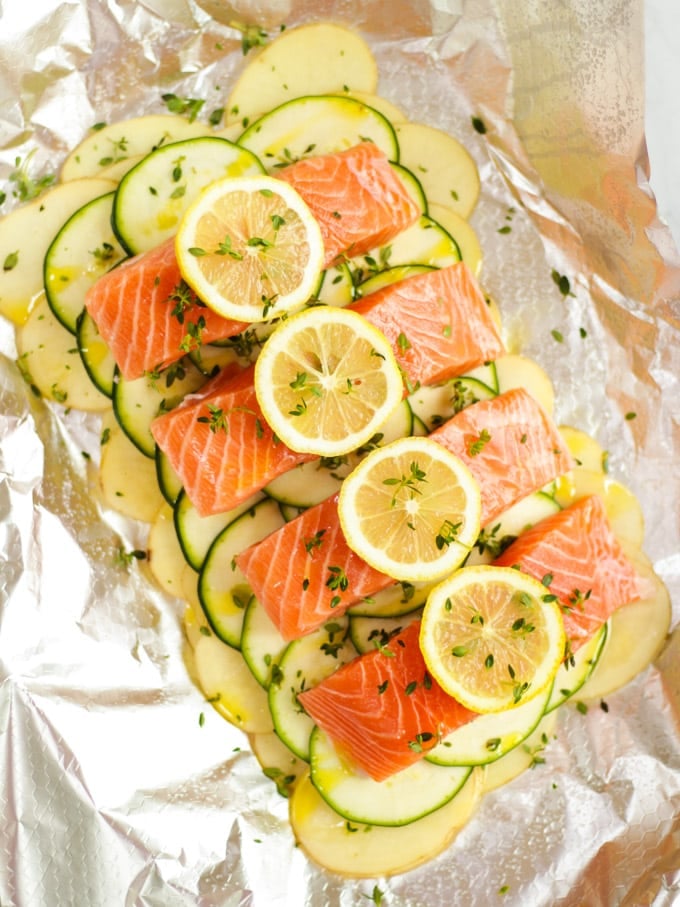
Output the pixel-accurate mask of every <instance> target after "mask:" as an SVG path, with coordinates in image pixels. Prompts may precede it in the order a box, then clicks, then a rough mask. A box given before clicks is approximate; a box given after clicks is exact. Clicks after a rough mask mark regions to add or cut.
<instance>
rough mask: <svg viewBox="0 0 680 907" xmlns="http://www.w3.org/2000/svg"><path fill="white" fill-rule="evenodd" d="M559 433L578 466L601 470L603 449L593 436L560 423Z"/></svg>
mask: <svg viewBox="0 0 680 907" xmlns="http://www.w3.org/2000/svg"><path fill="white" fill-rule="evenodd" d="M560 434H561V435H562V437H563V438H564V442H565V444H566V445H567V447H568V448H569V453H570V454H571V455H572V457H574V459H575V460H576V462H577V465H578V466H579V467H583V469H589V470H590V471H591V472H602V461H603V457H604V450H603V449H602V447H601V445H600V444H599V442H598V441H596V440H595V438H592V437H591V436H590V435H589V434H587V433H586V432H585V431H583V430H582V429H580V428H573V427H572V426H571V425H560Z"/></svg>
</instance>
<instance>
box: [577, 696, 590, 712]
mask: <svg viewBox="0 0 680 907" xmlns="http://www.w3.org/2000/svg"><path fill="white" fill-rule="evenodd" d="M576 711H577V712H580V713H581V714H582V715H586V714H587V713H588V706H587V705H586V704H585V702H582V701H581V700H580V699H579V701H578V702H577V703H576Z"/></svg>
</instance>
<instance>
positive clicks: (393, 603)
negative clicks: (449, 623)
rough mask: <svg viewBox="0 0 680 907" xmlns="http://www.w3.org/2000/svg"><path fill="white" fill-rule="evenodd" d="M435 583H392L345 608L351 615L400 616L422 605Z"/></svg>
mask: <svg viewBox="0 0 680 907" xmlns="http://www.w3.org/2000/svg"><path fill="white" fill-rule="evenodd" d="M434 585H435V583H424V582H423V583H407V582H400V583H394V585H393V586H388V587H387V588H386V589H382V590H381V591H380V592H376V594H375V595H372V596H371V597H370V598H364V599H362V600H361V601H358V602H356V604H354V605H352V607H351V608H348V609H347V614H348V615H349V616H350V617H351V618H353V617H367V618H368V617H370V618H378V617H381V618H384V617H390V618H392V617H401V616H402V615H403V614H408V613H409V612H411V611H413V610H415V609H416V608H419V607H420V606H421V605H424V604H425V602H426V600H427V596H428V595H429V594H430V590H431V589H432V588H433V587H434Z"/></svg>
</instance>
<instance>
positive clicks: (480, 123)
mask: <svg viewBox="0 0 680 907" xmlns="http://www.w3.org/2000/svg"><path fill="white" fill-rule="evenodd" d="M470 120H471V122H472V128H473V129H474V130H475V132H478V133H479V134H480V135H484V134H485V133H486V123H485V122H484V120H483V119H482V118H481V117H471V118H470Z"/></svg>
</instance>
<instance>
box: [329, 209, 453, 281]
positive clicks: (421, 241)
mask: <svg viewBox="0 0 680 907" xmlns="http://www.w3.org/2000/svg"><path fill="white" fill-rule="evenodd" d="M457 261H460V249H459V248H458V244H457V243H456V241H455V239H454V238H453V237H452V236H451V235H450V234H449V233H447V231H446V230H445V229H444V228H443V227H442V226H440V224H438V223H437V222H436V221H435V220H432V218H431V217H428V216H427V215H426V214H423V215H421V217H420V218H419V219H418V220H417V221H416V222H415V223H414V224H411V226H410V227H407V228H406V230H402V232H401V233H400V234H399V235H398V236H396V237H395V238H394V239H393V240H392V242H391V243H390V244H389V245H387V246H383V247H382V248H380V249H372V250H371V251H370V252H369V253H368V254H367V255H360V256H357V257H356V258H350V259H348V261H347V264H348V265H349V268H350V271H351V272H352V280H353V281H354V285H355V287H357V292H358V294H359V295H363V293H364V289H363V283H364V281H366V280H368V279H369V278H371V277H373V276H374V275H375V274H377V273H379V272H381V271H384V270H386V269H387V268H392V267H395V266H396V265H430V266H431V267H434V268H444V267H446V266H447V265H452V264H455V263H456V262H457ZM373 288H374V289H376V288H377V287H376V286H375V285H374V287H373Z"/></svg>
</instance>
